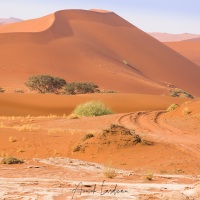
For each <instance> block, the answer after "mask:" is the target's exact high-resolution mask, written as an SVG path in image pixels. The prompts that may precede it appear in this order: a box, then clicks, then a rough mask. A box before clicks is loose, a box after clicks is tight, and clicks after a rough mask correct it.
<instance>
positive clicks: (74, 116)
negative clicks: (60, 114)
mask: <svg viewBox="0 0 200 200" xmlns="http://www.w3.org/2000/svg"><path fill="white" fill-rule="evenodd" d="M67 119H79V117H78V116H77V115H75V114H74V113H72V114H71V115H69V116H68V117H67Z"/></svg>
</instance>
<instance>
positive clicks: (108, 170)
mask: <svg viewBox="0 0 200 200" xmlns="http://www.w3.org/2000/svg"><path fill="white" fill-rule="evenodd" d="M103 174H104V176H105V177H106V178H110V179H113V178H115V177H116V176H117V172H116V170H115V169H114V168H112V167H110V166H107V167H105V168H104V170H103Z"/></svg>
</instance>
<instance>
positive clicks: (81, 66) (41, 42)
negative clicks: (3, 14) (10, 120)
mask: <svg viewBox="0 0 200 200" xmlns="http://www.w3.org/2000/svg"><path fill="white" fill-rule="evenodd" d="M53 19H54V20H53ZM15 26H16V27H17V28H16V30H18V31H20V30H21V31H25V32H9V31H10V30H13V27H15ZM6 27H7V28H6ZM25 27H26V28H25ZM6 31H7V32H6ZM38 31H39V32H38ZM0 44H1V45H0V53H1V55H2V59H1V63H0V78H1V82H0V85H1V87H7V88H10V89H13V88H14V87H23V84H24V82H25V81H26V80H27V78H28V77H29V76H31V75H37V74H50V75H55V76H60V77H63V78H65V79H66V81H67V82H70V81H92V82H94V83H96V84H98V85H99V86H100V87H101V88H106V89H112V90H116V91H119V92H130V93H132V92H134V93H144V94H166V93H167V90H166V89H167V88H166V82H170V83H172V84H174V85H176V86H177V87H179V88H181V89H183V90H185V91H188V92H190V93H192V94H193V95H196V96H199V95H200V92H199V88H198V85H200V80H199V74H200V69H199V67H198V66H197V65H195V64H194V63H192V62H191V61H190V60H188V59H186V58H185V57H183V56H181V55H179V54H178V53H176V52H175V51H173V50H171V49H170V48H168V47H167V46H165V45H164V44H162V43H160V42H158V41H157V40H155V39H153V38H152V37H151V36H149V35H148V34H146V33H144V32H143V31H141V30H139V29H138V28H137V27H135V26H133V25H132V24H130V23H129V22H127V21H126V20H124V19H123V18H121V17H119V16H118V15H117V14H115V13H113V12H109V13H101V12H94V11H85V10H63V11H58V12H56V13H54V14H51V15H48V16H46V17H44V18H40V19H36V20H29V21H26V22H20V23H18V25H17V24H12V25H7V26H5V27H4V28H3V27H0ZM11 57H12V59H10V58H11Z"/></svg>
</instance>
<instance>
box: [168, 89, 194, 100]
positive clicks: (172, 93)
mask: <svg viewBox="0 0 200 200" xmlns="http://www.w3.org/2000/svg"><path fill="white" fill-rule="evenodd" d="M170 96H172V97H182V98H190V99H194V97H193V96H192V95H191V94H190V93H188V92H185V91H184V90H181V89H179V88H173V89H171V90H170Z"/></svg>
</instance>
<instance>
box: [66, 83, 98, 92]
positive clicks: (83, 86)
mask: <svg viewBox="0 0 200 200" xmlns="http://www.w3.org/2000/svg"><path fill="white" fill-rule="evenodd" d="M64 90H65V91H66V93H67V94H86V93H94V92H98V91H99V90H98V86H97V85H95V84H94V83H91V82H72V83H68V84H67V85H66V86H65V87H64Z"/></svg>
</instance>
